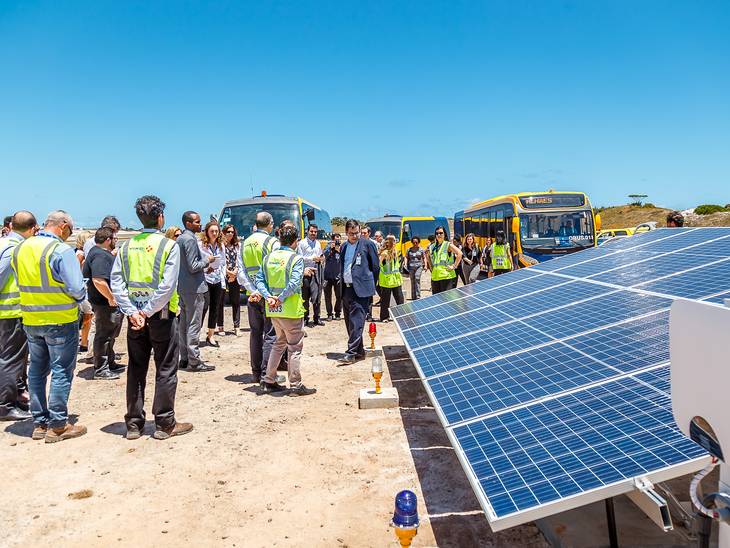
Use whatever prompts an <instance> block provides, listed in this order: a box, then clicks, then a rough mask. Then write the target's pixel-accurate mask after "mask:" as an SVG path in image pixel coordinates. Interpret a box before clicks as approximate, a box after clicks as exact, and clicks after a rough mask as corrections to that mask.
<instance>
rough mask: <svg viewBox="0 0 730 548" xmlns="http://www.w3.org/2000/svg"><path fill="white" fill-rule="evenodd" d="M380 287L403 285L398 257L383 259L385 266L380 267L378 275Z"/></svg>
mask: <svg viewBox="0 0 730 548" xmlns="http://www.w3.org/2000/svg"><path fill="white" fill-rule="evenodd" d="M378 281H379V282H380V287H398V286H400V285H403V277H402V276H401V274H400V259H399V258H398V257H396V258H395V260H394V261H392V262H391V261H385V267H383V266H381V267H380V275H379V276H378Z"/></svg>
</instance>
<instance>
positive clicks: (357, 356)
mask: <svg viewBox="0 0 730 548" xmlns="http://www.w3.org/2000/svg"><path fill="white" fill-rule="evenodd" d="M365 358H367V355H366V354H355V361H356V362H361V361H363V360H364V359H365Z"/></svg>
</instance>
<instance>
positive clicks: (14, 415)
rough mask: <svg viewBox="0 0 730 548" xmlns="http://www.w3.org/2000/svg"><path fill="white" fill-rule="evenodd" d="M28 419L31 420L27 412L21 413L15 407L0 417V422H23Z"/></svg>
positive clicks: (21, 411)
mask: <svg viewBox="0 0 730 548" xmlns="http://www.w3.org/2000/svg"><path fill="white" fill-rule="evenodd" d="M30 418H32V415H31V414H30V413H28V411H23V410H22V409H18V408H17V407H13V408H12V409H11V410H10V411H8V412H7V413H5V414H4V415H0V421H25V420H28V419H30Z"/></svg>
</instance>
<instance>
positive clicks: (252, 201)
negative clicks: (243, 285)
mask: <svg viewBox="0 0 730 548" xmlns="http://www.w3.org/2000/svg"><path fill="white" fill-rule="evenodd" d="M259 211H267V212H269V213H271V215H272V216H273V217H274V228H276V227H278V226H279V224H280V223H281V222H282V221H285V220H289V221H292V222H293V223H294V225H295V226H296V227H297V229H298V230H299V235H300V236H299V237H300V238H304V237H305V236H304V234H305V233H306V230H307V227H308V226H309V224H310V223H314V224H316V225H317V239H318V240H320V242H321V244H322V247H323V248H324V245H325V244H327V243H329V238H330V237H331V235H332V223H331V222H330V216H329V213H327V212H326V211H325V210H324V209H322V208H321V207H318V206H316V205H314V204H313V203H311V202H308V201H306V200H304V199H302V198H293V197H288V196H282V195H278V194H276V195H274V194H269V195H267V194H266V192H262V193H261V196H255V197H253V198H245V199H243V200H231V201H228V202H226V203H225V204H224V205H223V207H222V208H221V213H220V217H218V218H219V219H220V225H221V227H222V226H225V225H227V224H228V223H230V224H232V225H233V226H235V227H236V230H237V231H238V237H239V238H240V239H241V240H244V239H246V238H248V237H249V236H250V235H251V233H252V230H253V225H254V224H255V222H256V214H257V213H258V212H259Z"/></svg>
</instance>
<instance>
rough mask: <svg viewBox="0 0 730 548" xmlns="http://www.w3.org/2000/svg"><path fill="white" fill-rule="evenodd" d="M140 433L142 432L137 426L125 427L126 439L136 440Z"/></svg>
mask: <svg viewBox="0 0 730 548" xmlns="http://www.w3.org/2000/svg"><path fill="white" fill-rule="evenodd" d="M141 435H142V432H140V431H139V430H138V429H137V428H127V439H128V440H138V439H139V437H140V436H141Z"/></svg>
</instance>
